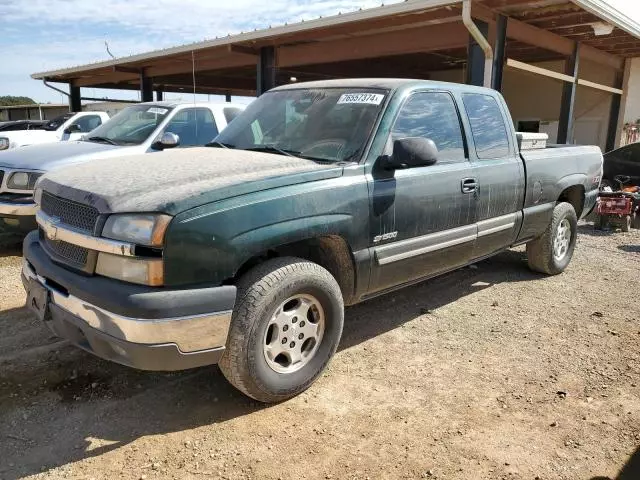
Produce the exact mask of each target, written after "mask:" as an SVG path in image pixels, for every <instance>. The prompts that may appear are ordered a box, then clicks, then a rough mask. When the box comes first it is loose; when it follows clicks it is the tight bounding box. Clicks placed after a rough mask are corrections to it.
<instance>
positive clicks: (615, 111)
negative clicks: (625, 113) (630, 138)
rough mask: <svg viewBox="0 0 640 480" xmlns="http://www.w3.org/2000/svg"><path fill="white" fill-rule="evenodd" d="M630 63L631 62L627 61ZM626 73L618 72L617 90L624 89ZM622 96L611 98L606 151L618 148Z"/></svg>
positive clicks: (615, 83)
mask: <svg viewBox="0 0 640 480" xmlns="http://www.w3.org/2000/svg"><path fill="white" fill-rule="evenodd" d="M627 62H629V60H627ZM623 80H624V72H616V77H615V80H614V85H615V87H616V88H619V89H623ZM621 99H622V95H618V94H615V93H614V94H613V96H612V97H611V108H610V109H609V127H608V128H607V143H606V146H605V151H607V152H608V151H609V150H613V149H614V148H616V141H617V140H618V139H617V134H618V122H620V116H621V115H620V104H621Z"/></svg>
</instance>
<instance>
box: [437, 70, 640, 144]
mask: <svg viewBox="0 0 640 480" xmlns="http://www.w3.org/2000/svg"><path fill="white" fill-rule="evenodd" d="M639 60H640V59H639ZM535 65H536V66H538V67H542V68H546V69H548V70H553V71H556V72H562V71H563V67H564V66H563V62H561V61H558V62H540V63H536V64H535ZM579 75H580V76H581V77H582V78H585V79H586V80H590V81H592V82H598V83H602V84H605V85H612V84H613V79H614V71H613V70H612V69H610V68H607V67H603V66H601V65H598V64H594V63H590V62H582V64H581V65H580V72H579ZM430 78H431V79H432V80H439V81H445V82H464V70H462V69H459V70H447V71H440V72H432V73H431V75H430ZM637 81H638V92H637V96H638V99H637V101H636V104H637V106H638V116H639V117H640V65H638V77H637ZM563 83H564V82H562V81H561V80H556V79H553V78H550V77H545V76H543V75H536V74H533V73H529V72H525V71H523V70H516V69H505V71H504V77H503V86H502V94H503V95H504V98H505V100H506V101H507V105H508V106H509V110H510V111H511V116H512V117H513V121H514V124H515V125H516V127H517V126H518V121H539V122H540V131H541V132H545V133H547V134H549V142H550V143H554V142H555V141H556V139H557V135H558V120H559V118H560V103H561V99H562V87H563ZM611 97H612V94H610V93H608V92H604V91H601V90H596V89H594V88H589V87H584V86H580V85H579V86H578V87H577V89H576V100H575V104H574V131H573V135H572V136H571V137H570V138H572V141H573V142H575V143H579V144H590V145H599V146H600V148H602V149H604V148H605V145H606V138H607V129H608V126H609V109H610V107H611Z"/></svg>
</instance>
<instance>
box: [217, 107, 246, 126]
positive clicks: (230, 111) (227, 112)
mask: <svg viewBox="0 0 640 480" xmlns="http://www.w3.org/2000/svg"><path fill="white" fill-rule="evenodd" d="M222 113H224V118H225V120H226V121H227V123H231V121H232V120H233V119H234V118H236V117H237V116H238V115H240V114H241V113H242V110H241V109H240V108H238V107H225V108H224V109H223V110H222Z"/></svg>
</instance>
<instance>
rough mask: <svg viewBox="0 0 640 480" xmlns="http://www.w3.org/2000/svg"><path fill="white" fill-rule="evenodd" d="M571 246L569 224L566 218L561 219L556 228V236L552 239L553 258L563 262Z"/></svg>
mask: <svg viewBox="0 0 640 480" xmlns="http://www.w3.org/2000/svg"><path fill="white" fill-rule="evenodd" d="M570 245H571V224H570V223H569V220H567V219H566V218H565V219H563V220H562V221H561V222H560V223H559V224H558V227H557V228H556V234H555V236H554V237H553V258H555V260H556V261H558V262H559V261H561V260H563V259H564V258H565V257H566V256H567V253H568V252H569V246H570Z"/></svg>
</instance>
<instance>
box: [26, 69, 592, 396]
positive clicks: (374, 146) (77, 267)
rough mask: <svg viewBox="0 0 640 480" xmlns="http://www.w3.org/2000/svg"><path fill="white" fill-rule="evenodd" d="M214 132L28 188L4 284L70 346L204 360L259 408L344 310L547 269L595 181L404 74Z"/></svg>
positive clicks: (572, 157)
mask: <svg viewBox="0 0 640 480" xmlns="http://www.w3.org/2000/svg"><path fill="white" fill-rule="evenodd" d="M212 140H213V141H212V142H211V143H210V144H209V146H208V147H198V148H192V149H183V150H170V151H165V152H161V153H157V154H155V156H154V159H153V162H152V163H149V162H148V161H146V160H145V161H138V159H137V157H122V158H116V159H111V160H109V161H101V162H90V163H87V164H83V165H82V166H78V167H70V168H66V169H62V170H57V171H55V172H51V173H48V174H47V175H45V176H44V177H42V179H41V180H40V181H39V184H38V187H37V189H36V195H35V197H36V202H37V203H38V205H39V210H38V211H37V222H38V226H39V228H38V231H34V232H32V233H30V234H29V235H28V237H27V238H26V239H25V242H24V265H23V271H22V278H23V282H24V285H25V288H26V290H27V292H28V297H27V304H28V306H29V307H30V308H31V309H32V310H33V311H34V312H35V313H36V314H37V315H38V317H39V318H40V319H42V320H43V321H44V322H45V323H46V324H47V325H48V326H49V327H50V328H51V329H52V330H53V331H54V332H55V333H56V334H57V335H59V336H61V337H64V338H67V339H69V340H70V341H71V342H72V343H74V344H75V345H77V346H79V347H80V348H83V349H85V350H87V351H89V352H91V353H93V354H95V355H98V356H100V357H102V358H105V359H109V360H112V361H114V362H118V363H121V364H125V365H129V366H132V367H136V368H140V369H146V370H180V369H186V368H192V367H197V366H203V365H210V364H216V363H218V364H219V365H220V368H221V370H222V372H223V373H224V375H225V376H226V377H227V379H228V380H229V381H230V382H231V383H232V384H233V385H234V386H235V387H237V388H238V389H239V390H241V391H242V392H244V393H245V394H247V395H249V396H250V397H253V398H254V399H257V400H259V401H262V402H276V401H281V400H284V399H287V398H290V397H292V396H294V395H296V394H298V393H300V392H302V391H303V390H305V389H306V388H308V387H309V386H310V385H311V383H312V382H313V381H314V380H316V379H317V378H318V376H319V375H320V374H321V373H322V371H323V370H324V368H325V367H326V365H327V363H328V362H329V360H330V359H331V357H332V356H333V354H334V353H335V351H336V348H337V347H338V344H339V342H340V336H341V333H342V326H343V320H344V306H345V305H351V304H355V303H358V302H361V301H364V300H366V299H368V298H371V297H374V296H377V295H381V294H384V293H388V292H391V291H393V290H394V289H397V288H400V287H403V286H405V285H409V284H412V283H416V282H418V281H421V280H424V279H426V278H429V277H433V276H436V275H439V274H442V273H444V272H447V271H450V270H454V269H456V268H459V267H462V266H465V265H468V264H471V263H473V262H476V261H478V260H480V259H483V258H486V257H488V256H491V255H494V254H495V253H498V252H500V251H502V250H504V249H507V248H509V247H511V246H513V245H518V244H524V243H526V244H527V255H528V259H529V265H530V267H531V268H533V269H534V270H536V271H539V272H544V273H547V274H558V273H560V272H562V271H563V270H564V269H565V268H566V267H567V265H568V264H569V261H570V260H571V256H572V254H573V249H574V247H575V243H576V233H577V228H576V224H577V220H578V219H579V218H580V217H582V216H585V215H586V214H587V213H588V212H589V211H590V210H591V209H592V208H593V205H594V203H595V199H596V195H597V191H598V186H599V182H600V177H601V174H602V154H601V152H600V149H599V148H598V147H587V146H545V145H544V144H542V145H540V144H538V146H537V147H536V146H535V145H536V144H537V142H538V140H537V139H536V140H535V141H527V142H525V141H524V140H526V139H524V137H523V135H521V134H516V132H515V131H514V129H513V125H512V121H511V118H510V115H509V112H508V109H507V107H506V105H505V102H504V100H503V98H502V97H501V96H500V94H499V93H498V92H495V91H493V90H489V89H484V88H479V87H473V86H467V85H457V84H450V83H437V82H429V81H418V80H396V79H354V80H335V81H322V82H313V83H306V84H303V83H300V84H293V85H287V86H283V87H278V88H275V89H273V90H271V91H269V92H267V93H266V94H264V95H262V96H261V97H260V98H258V99H257V100H255V101H254V102H253V103H252V104H251V105H250V106H249V107H248V108H247V109H246V110H245V111H244V112H243V113H242V114H241V115H240V116H238V117H237V118H236V119H235V120H234V121H233V122H232V123H231V124H230V125H229V127H227V129H226V130H225V131H224V132H222V133H221V134H220V135H218V136H217V137H216V138H215V139H212ZM521 144H522V148H521V147H520V145H521ZM525 144H526V148H525Z"/></svg>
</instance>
